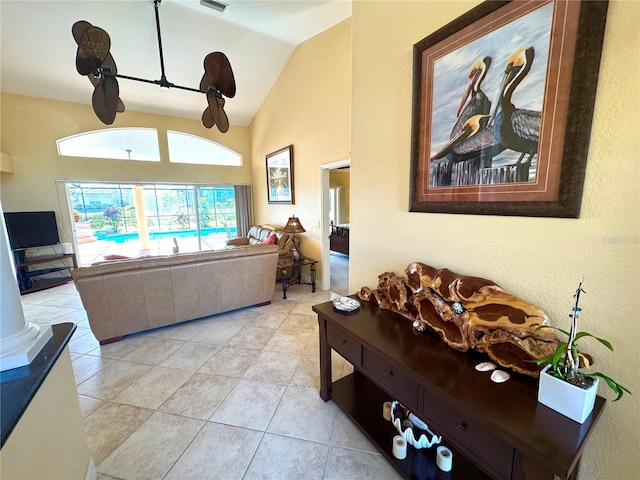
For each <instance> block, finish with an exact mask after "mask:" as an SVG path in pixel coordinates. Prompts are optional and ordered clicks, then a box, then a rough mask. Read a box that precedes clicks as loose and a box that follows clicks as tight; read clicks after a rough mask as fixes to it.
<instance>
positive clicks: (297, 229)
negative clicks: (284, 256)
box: [282, 215, 306, 260]
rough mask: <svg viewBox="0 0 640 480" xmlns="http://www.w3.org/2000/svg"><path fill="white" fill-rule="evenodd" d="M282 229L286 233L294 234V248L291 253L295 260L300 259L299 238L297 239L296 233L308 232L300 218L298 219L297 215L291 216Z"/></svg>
mask: <svg viewBox="0 0 640 480" xmlns="http://www.w3.org/2000/svg"><path fill="white" fill-rule="evenodd" d="M282 231H283V232H284V233H291V234H293V248H292V249H291V255H293V258H294V259H295V260H299V259H300V254H299V253H298V249H297V245H298V240H297V239H296V233H302V232H306V230H305V229H304V227H303V226H302V224H301V223H300V220H298V217H296V216H295V215H293V216H291V217H289V220H287V224H286V225H285V226H284V228H283V229H282Z"/></svg>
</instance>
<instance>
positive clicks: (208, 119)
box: [202, 107, 216, 128]
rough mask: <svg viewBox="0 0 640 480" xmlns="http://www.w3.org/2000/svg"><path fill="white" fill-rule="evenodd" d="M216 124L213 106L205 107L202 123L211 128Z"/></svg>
mask: <svg viewBox="0 0 640 480" xmlns="http://www.w3.org/2000/svg"><path fill="white" fill-rule="evenodd" d="M215 124H216V122H215V120H214V119H213V113H211V108H210V107H207V108H205V109H204V112H202V125H204V126H205V127H206V128H211V127H213V126H214V125H215Z"/></svg>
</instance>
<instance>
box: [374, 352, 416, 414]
mask: <svg viewBox="0 0 640 480" xmlns="http://www.w3.org/2000/svg"><path fill="white" fill-rule="evenodd" d="M364 359H365V360H364V363H365V364H364V370H365V371H366V372H367V375H369V376H370V377H371V378H372V379H373V380H374V381H376V382H378V384H379V385H380V386H381V387H382V388H383V389H384V390H389V391H390V392H389V393H392V394H393V393H395V394H397V395H398V396H399V397H400V398H397V399H396V400H398V401H400V402H401V403H402V404H403V405H404V406H405V407H407V408H408V409H410V410H413V411H416V409H417V408H418V383H417V382H416V381H415V380H414V379H413V378H411V377H409V376H408V375H406V374H404V373H403V372H402V371H401V369H399V368H397V367H395V366H394V365H393V364H392V363H391V362H389V361H388V360H387V359H385V358H383V357H381V356H379V355H377V354H376V353H374V352H372V351H371V350H366V351H365V355H364Z"/></svg>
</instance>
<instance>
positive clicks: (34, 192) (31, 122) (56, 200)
mask: <svg viewBox="0 0 640 480" xmlns="http://www.w3.org/2000/svg"><path fill="white" fill-rule="evenodd" d="M0 98H1V101H2V103H1V115H2V116H1V118H2V124H1V125H2V137H1V143H0V151H2V152H3V153H6V154H9V155H11V160H12V164H13V173H2V177H1V178H2V184H1V186H2V188H1V195H2V205H3V208H4V210H5V211H16V210H27V211H28V210H47V209H48V210H51V209H53V210H56V213H57V214H58V219H59V221H62V224H63V228H62V230H61V237H60V241H61V242H71V238H72V237H71V235H72V233H71V224H70V219H69V214H68V208H67V206H66V197H65V195H64V189H63V188H62V189H61V188H60V184H58V185H56V180H63V179H65V180H106V181H114V182H116V181H126V182H134V181H140V182H189V183H213V184H239V183H251V162H250V160H251V154H250V148H249V129H248V128H247V127H233V126H232V127H231V128H230V129H229V132H227V133H226V134H221V133H220V132H218V131H217V130H216V129H215V128H214V129H211V130H208V129H206V128H204V127H203V126H202V124H201V123H200V122H199V121H197V120H186V119H183V118H176V117H167V116H161V115H151V114H144V113H139V112H124V113H122V114H118V117H117V119H116V121H115V123H114V124H113V127H116V128H121V127H152V128H156V129H157V130H158V138H159V142H160V156H161V161H160V162H129V161H122V160H102V159H89V158H76V157H60V156H58V152H57V148H56V140H58V139H60V138H64V137H68V136H70V135H75V134H78V133H82V132H86V131H92V130H100V129H103V128H106V126H105V125H103V124H102V123H101V122H100V121H99V120H98V119H97V118H96V116H95V114H94V113H93V110H92V109H91V107H90V106H88V105H81V104H77V103H69V102H60V101H55V100H46V99H42V98H35V97H28V96H21V95H12V94H5V93H3V94H2V96H1V97H0ZM167 130H174V131H180V132H186V133H190V134H193V135H197V136H200V137H203V138H207V139H209V140H212V141H214V142H217V143H219V144H221V145H224V146H226V147H228V148H230V149H232V150H235V151H236V152H238V153H239V154H241V155H242V157H243V160H244V165H243V166H242V167H211V166H204V165H186V164H170V163H169V155H168V147H167V133H166V132H167Z"/></svg>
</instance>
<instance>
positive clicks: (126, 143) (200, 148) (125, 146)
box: [56, 127, 242, 167]
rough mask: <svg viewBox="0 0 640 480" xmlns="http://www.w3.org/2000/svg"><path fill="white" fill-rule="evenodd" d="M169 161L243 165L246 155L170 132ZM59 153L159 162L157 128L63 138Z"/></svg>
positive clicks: (81, 134) (109, 129)
mask: <svg viewBox="0 0 640 480" xmlns="http://www.w3.org/2000/svg"><path fill="white" fill-rule="evenodd" d="M167 142H168V147H169V162H171V163H186V164H193V165H218V166H233V167H241V166H242V155H240V154H239V153H237V152H234V151H233V150H231V149H229V148H227V147H225V146H224V145H220V144H219V143H216V142H213V141H211V140H208V139H206V138H202V137H198V136H195V135H190V134H188V133H183V132H176V131H172V130H167ZM56 143H57V146H58V154H59V155H61V156H67V157H85V158H100V159H114V160H133V161H143V162H159V161H160V149H159V145H158V131H157V130H156V129H155V128H137V127H136V128H108V129H104V130H94V131H91V132H84V133H80V134H77V135H72V136H70V137H66V138H61V139H60V140H58V141H57V142H56Z"/></svg>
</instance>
